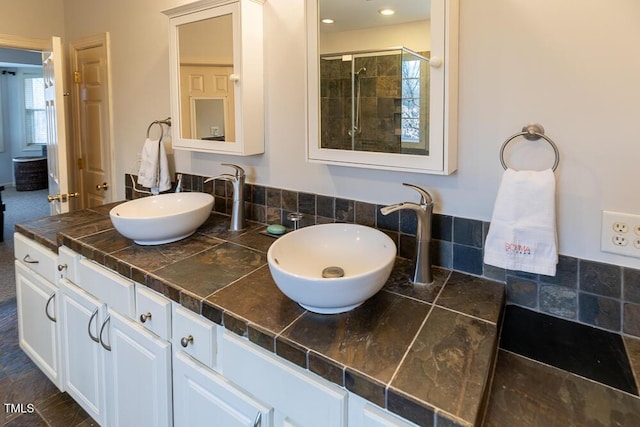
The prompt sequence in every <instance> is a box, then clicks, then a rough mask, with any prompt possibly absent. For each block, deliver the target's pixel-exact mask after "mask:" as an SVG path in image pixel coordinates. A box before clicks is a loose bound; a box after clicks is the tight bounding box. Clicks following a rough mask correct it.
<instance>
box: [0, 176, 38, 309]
mask: <svg viewBox="0 0 640 427" xmlns="http://www.w3.org/2000/svg"><path fill="white" fill-rule="evenodd" d="M2 202H3V203H4V204H5V206H6V210H5V212H4V242H0V301H5V300H8V299H11V298H13V297H15V295H16V289H15V288H16V283H15V271H14V267H13V228H14V226H15V224H16V223H19V222H22V221H27V220H30V219H35V218H41V217H43V216H47V215H49V203H47V190H37V191H16V189H15V187H7V186H5V188H4V191H3V192H2Z"/></svg>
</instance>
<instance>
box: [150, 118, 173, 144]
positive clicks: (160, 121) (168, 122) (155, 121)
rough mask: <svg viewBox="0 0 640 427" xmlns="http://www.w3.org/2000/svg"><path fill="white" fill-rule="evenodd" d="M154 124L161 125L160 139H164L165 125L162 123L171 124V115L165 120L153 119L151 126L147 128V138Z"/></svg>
mask: <svg viewBox="0 0 640 427" xmlns="http://www.w3.org/2000/svg"><path fill="white" fill-rule="evenodd" d="M153 125H158V126H160V140H162V139H163V138H164V126H162V125H167V126H171V117H167V118H166V119H164V120H154V121H152V122H151V124H150V125H149V127H148V128H147V139H148V138H149V133H150V132H151V128H152V127H153Z"/></svg>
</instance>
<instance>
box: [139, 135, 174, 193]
mask: <svg viewBox="0 0 640 427" xmlns="http://www.w3.org/2000/svg"><path fill="white" fill-rule="evenodd" d="M138 184H139V185H142V186H143V187H148V188H150V189H151V192H152V193H153V194H158V193H159V192H161V191H167V190H168V189H170V188H171V178H170V177H169V161H168V160H167V153H166V151H165V149H164V143H163V142H162V140H159V141H158V140H157V139H156V140H153V139H149V138H147V139H146V140H145V142H144V145H143V146H142V153H141V156H140V170H139V171H138Z"/></svg>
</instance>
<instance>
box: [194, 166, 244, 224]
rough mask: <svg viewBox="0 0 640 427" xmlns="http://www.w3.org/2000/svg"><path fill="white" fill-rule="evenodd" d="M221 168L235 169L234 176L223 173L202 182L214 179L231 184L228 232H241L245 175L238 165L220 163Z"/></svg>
mask: <svg viewBox="0 0 640 427" xmlns="http://www.w3.org/2000/svg"><path fill="white" fill-rule="evenodd" d="M222 166H229V167H232V168H234V169H235V174H233V175H232V174H230V173H223V174H221V175H218V176H214V177H213V178H207V179H206V180H205V181H204V182H205V183H206V182H209V181H213V180H214V179H222V180H224V181H230V182H231V183H232V184H233V207H232V209H231V225H230V226H229V230H231V231H241V230H244V229H245V227H246V221H245V215H244V180H245V173H244V169H242V168H241V167H240V166H238V165H233V164H231V163H222Z"/></svg>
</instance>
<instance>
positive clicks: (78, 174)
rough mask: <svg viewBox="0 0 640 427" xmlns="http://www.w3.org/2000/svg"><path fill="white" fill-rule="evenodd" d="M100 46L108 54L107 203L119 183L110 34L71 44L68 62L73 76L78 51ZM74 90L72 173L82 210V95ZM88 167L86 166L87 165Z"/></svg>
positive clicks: (75, 88)
mask: <svg viewBox="0 0 640 427" xmlns="http://www.w3.org/2000/svg"><path fill="white" fill-rule="evenodd" d="M99 46H103V47H104V50H105V53H106V57H105V58H104V60H105V75H106V80H107V109H108V116H109V118H108V123H107V126H108V129H107V132H108V133H109V136H108V138H107V143H108V144H109V147H108V148H109V176H108V182H109V183H110V185H109V189H108V190H106V191H107V196H106V198H107V203H109V202H111V201H113V195H114V191H115V188H114V186H113V183H115V182H117V181H116V179H115V150H114V147H115V144H114V139H113V95H112V89H111V86H112V85H111V82H112V78H111V43H110V37H109V33H108V32H105V33H100V34H96V35H93V36H88V37H83V38H81V39H78V40H74V41H71V42H69V55H68V61H69V66H70V68H69V73H70V74H73V72H74V71H75V64H76V61H77V55H76V53H77V51H79V50H82V49H87V48H91V47H99ZM72 87H73V90H72V104H73V107H72V113H71V117H72V119H71V122H72V127H73V151H74V162H73V163H74V165H75V167H73V168H72V169H73V171H72V172H71V171H70V172H71V173H72V174H73V180H74V182H75V183H76V185H78V186H79V191H80V194H81V195H82V196H81V197H80V200H81V204H82V208H86V207H87V206H85V202H86V194H87V188H85V186H86V185H87V184H86V183H85V182H84V180H83V178H82V171H81V170H80V168H79V167H78V160H79V159H80V156H81V155H82V154H83V153H82V141H81V138H80V136H81V131H80V129H81V126H82V125H83V124H82V123H81V122H80V93H79V91H78V90H77V85H76V84H74V85H72ZM85 166H86V165H85Z"/></svg>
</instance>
